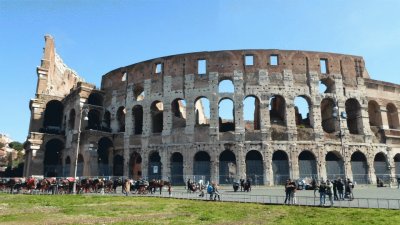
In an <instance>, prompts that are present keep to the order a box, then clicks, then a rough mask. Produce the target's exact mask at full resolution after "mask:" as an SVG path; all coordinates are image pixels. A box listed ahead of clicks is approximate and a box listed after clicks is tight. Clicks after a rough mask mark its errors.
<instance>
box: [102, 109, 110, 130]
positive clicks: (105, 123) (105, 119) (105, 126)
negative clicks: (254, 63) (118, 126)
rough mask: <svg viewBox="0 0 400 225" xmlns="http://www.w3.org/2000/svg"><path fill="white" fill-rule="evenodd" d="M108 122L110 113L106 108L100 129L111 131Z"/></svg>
mask: <svg viewBox="0 0 400 225" xmlns="http://www.w3.org/2000/svg"><path fill="white" fill-rule="evenodd" d="M110 123H111V114H110V112H109V111H108V110H107V111H106V112H105V113H104V116H103V122H102V130H103V131H106V132H111V128H110Z"/></svg>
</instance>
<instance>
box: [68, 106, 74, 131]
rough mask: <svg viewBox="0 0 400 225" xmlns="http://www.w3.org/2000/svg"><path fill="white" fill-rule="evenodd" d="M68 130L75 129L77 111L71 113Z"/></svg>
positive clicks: (72, 110)
mask: <svg viewBox="0 0 400 225" xmlns="http://www.w3.org/2000/svg"><path fill="white" fill-rule="evenodd" d="M68 128H69V130H73V129H74V128H75V109H71V110H70V111H69V119H68Z"/></svg>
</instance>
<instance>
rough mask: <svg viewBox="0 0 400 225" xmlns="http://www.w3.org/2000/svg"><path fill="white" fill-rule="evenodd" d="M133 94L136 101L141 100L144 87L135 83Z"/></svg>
mask: <svg viewBox="0 0 400 225" xmlns="http://www.w3.org/2000/svg"><path fill="white" fill-rule="evenodd" d="M133 94H134V97H135V99H136V101H143V99H144V88H143V87H142V86H140V85H135V88H134V89H133Z"/></svg>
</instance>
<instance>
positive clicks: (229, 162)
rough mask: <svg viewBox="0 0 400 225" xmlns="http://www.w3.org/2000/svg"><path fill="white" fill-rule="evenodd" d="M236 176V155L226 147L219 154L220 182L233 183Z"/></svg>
mask: <svg viewBox="0 0 400 225" xmlns="http://www.w3.org/2000/svg"><path fill="white" fill-rule="evenodd" d="M235 178H236V156H235V154H234V153H233V152H232V151H231V150H229V149H226V150H225V151H223V152H222V153H221V154H220V155H219V183H220V184H232V183H233V181H234V179H235Z"/></svg>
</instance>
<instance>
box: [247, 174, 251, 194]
mask: <svg viewBox="0 0 400 225" xmlns="http://www.w3.org/2000/svg"><path fill="white" fill-rule="evenodd" d="M246 183H247V187H248V189H247V192H249V191H251V179H250V177H249V178H247V180H246Z"/></svg>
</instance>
